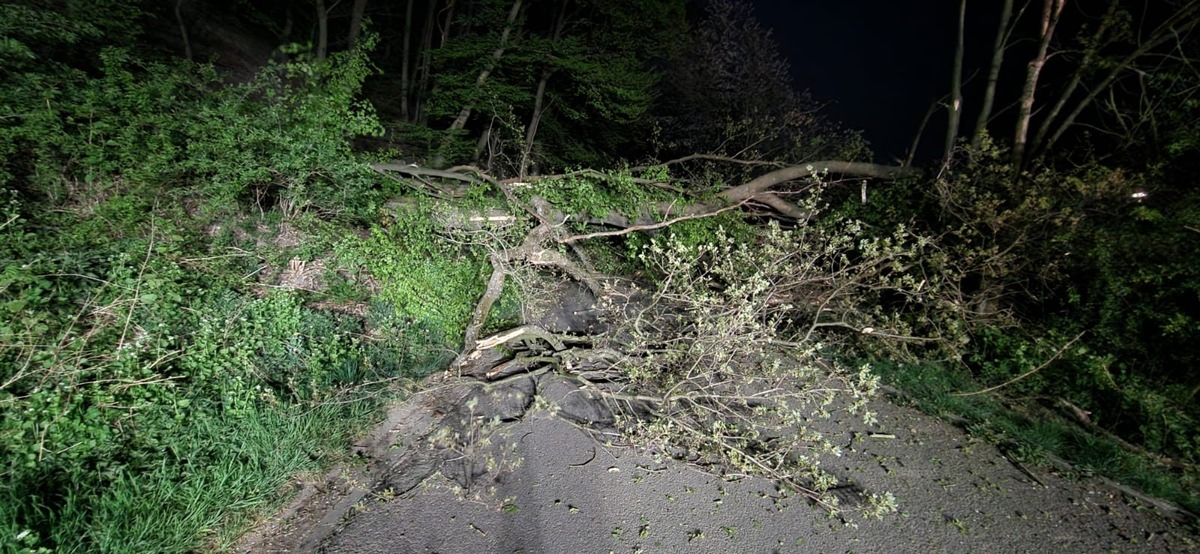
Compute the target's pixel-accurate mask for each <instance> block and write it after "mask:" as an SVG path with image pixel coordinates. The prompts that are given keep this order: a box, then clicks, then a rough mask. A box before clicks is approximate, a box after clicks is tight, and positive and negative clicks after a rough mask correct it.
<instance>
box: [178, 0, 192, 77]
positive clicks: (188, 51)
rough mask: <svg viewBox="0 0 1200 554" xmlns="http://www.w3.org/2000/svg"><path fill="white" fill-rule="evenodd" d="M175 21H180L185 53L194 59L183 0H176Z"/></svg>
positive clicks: (180, 33) (180, 32) (188, 59)
mask: <svg viewBox="0 0 1200 554" xmlns="http://www.w3.org/2000/svg"><path fill="white" fill-rule="evenodd" d="M175 21H176V22H177V23H179V36H180V37H181V38H182V39H183V55H184V56H187V61H189V62H190V61H192V41H191V40H190V39H188V32H187V25H186V24H184V22H183V0H175Z"/></svg>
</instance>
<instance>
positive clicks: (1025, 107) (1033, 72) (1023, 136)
mask: <svg viewBox="0 0 1200 554" xmlns="http://www.w3.org/2000/svg"><path fill="white" fill-rule="evenodd" d="M1065 5H1066V0H1045V4H1043V6H1042V19H1041V31H1040V33H1039V40H1038V49H1037V54H1036V55H1035V56H1034V58H1033V59H1032V60H1030V62H1029V72H1028V74H1027V75H1026V77H1025V88H1024V90H1023V91H1022V92H1021V100H1020V112H1019V113H1018V114H1017V127H1016V133H1015V136H1014V137H1013V152H1012V159H1013V167H1014V169H1016V170H1018V171H1019V170H1020V169H1021V168H1022V167H1023V166H1024V164H1025V161H1026V160H1025V148H1026V142H1027V141H1028V137H1029V120H1030V118H1031V117H1033V101H1034V96H1035V94H1036V92H1037V85H1038V78H1039V77H1040V76H1041V74H1042V67H1044V66H1045V65H1046V52H1047V50H1048V49H1049V48H1050V40H1051V39H1052V38H1053V37H1054V28H1055V27H1056V26H1057V25H1058V18H1059V16H1060V15H1062V11H1063V7H1064V6H1065Z"/></svg>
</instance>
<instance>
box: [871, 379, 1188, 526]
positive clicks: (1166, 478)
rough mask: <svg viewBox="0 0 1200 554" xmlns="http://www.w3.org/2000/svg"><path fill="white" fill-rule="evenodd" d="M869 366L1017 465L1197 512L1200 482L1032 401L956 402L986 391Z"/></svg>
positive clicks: (964, 382)
mask: <svg viewBox="0 0 1200 554" xmlns="http://www.w3.org/2000/svg"><path fill="white" fill-rule="evenodd" d="M872 367H874V368H875V370H876V371H877V372H878V373H879V374H880V376H881V377H882V378H883V380H884V382H886V383H888V384H890V385H892V386H894V387H895V388H897V389H899V390H900V391H902V392H903V393H904V394H906V395H907V396H908V398H909V400H910V401H911V403H912V404H913V405H914V406H915V407H917V408H918V409H920V410H922V411H924V412H926V413H929V414H932V415H936V416H939V417H942V418H947V419H957V420H959V423H963V424H965V426H966V428H967V430H968V431H969V432H970V433H971V434H972V435H974V436H978V437H982V438H985V439H987V440H989V441H991V442H993V443H995V444H996V445H997V446H998V447H999V448H1000V449H1001V450H1002V451H1004V453H1005V454H1006V455H1007V456H1009V457H1010V458H1012V459H1014V460H1016V461H1019V462H1023V463H1030V464H1034V465H1041V466H1046V465H1051V464H1052V463H1053V460H1054V459H1055V458H1057V459H1059V460H1063V461H1066V462H1067V463H1068V464H1070V467H1071V468H1072V470H1071V471H1073V473H1074V474H1075V475H1077V476H1080V477H1086V476H1091V475H1099V476H1104V477H1107V478H1109V479H1112V480H1114V481H1117V482H1119V483H1122V484H1124V485H1127V486H1130V487H1133V488H1135V489H1137V490H1140V491H1142V492H1145V493H1146V494H1148V495H1150V496H1153V497H1156V498H1161V499H1163V500H1167V501H1169V502H1172V503H1174V504H1176V505H1177V506H1180V507H1181V508H1183V509H1185V510H1187V511H1189V512H1191V513H1193V514H1197V513H1200V482H1198V481H1197V479H1198V478H1200V476H1197V475H1195V474H1189V473H1188V472H1181V471H1177V470H1173V469H1172V468H1170V467H1167V466H1164V465H1163V464H1161V463H1158V462H1156V461H1154V460H1152V459H1150V458H1149V457H1147V456H1145V455H1142V454H1139V453H1136V452H1132V451H1130V450H1128V449H1126V448H1124V447H1122V446H1121V445H1120V444H1119V443H1118V442H1117V441H1115V440H1113V439H1112V438H1110V437H1106V436H1101V435H1097V434H1095V433H1089V432H1085V431H1084V430H1083V429H1081V428H1079V427H1078V426H1077V425H1075V424H1074V423H1072V422H1070V421H1068V420H1066V419H1065V418H1061V417H1057V416H1056V415H1054V413H1053V412H1051V411H1049V410H1046V409H1044V408H1041V407H1039V406H1037V405H1036V403H1035V402H1034V401H1031V400H1012V399H1010V400H1008V401H1006V402H1002V401H1001V400H1000V397H999V396H997V395H995V394H984V395H975V396H956V395H955V393H959V392H964V391H975V390H980V389H982V388H984V386H985V385H984V384H982V383H980V382H978V381H976V380H975V379H974V377H972V376H971V374H970V373H969V372H967V371H965V370H963V369H957V368H952V367H946V366H943V365H940V364H934V363H918V364H900V363H892V362H874V363H872ZM1031 414H1036V415H1031Z"/></svg>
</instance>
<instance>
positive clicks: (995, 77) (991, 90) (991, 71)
mask: <svg viewBox="0 0 1200 554" xmlns="http://www.w3.org/2000/svg"><path fill="white" fill-rule="evenodd" d="M1012 10H1013V0H1004V8H1002V10H1001V12H1000V25H998V26H997V27H996V42H995V44H994V45H992V62H991V65H989V66H988V78H987V87H986V88H984V90H983V101H982V104H981V105H980V107H979V119H977V120H976V121H975V133H974V134H973V135H972V136H971V147H972V148H979V144H980V143H981V142H982V141H983V134H984V133H985V132H987V124H988V119H991V117H992V105H993V104H994V103H995V101H996V83H998V82H1000V66H1001V65H1003V64H1004V50H1005V49H1007V48H1008V37H1009V35H1010V33H1011V32H1012V29H1010V28H1009V25H1008V22H1009V20H1010V19H1012Z"/></svg>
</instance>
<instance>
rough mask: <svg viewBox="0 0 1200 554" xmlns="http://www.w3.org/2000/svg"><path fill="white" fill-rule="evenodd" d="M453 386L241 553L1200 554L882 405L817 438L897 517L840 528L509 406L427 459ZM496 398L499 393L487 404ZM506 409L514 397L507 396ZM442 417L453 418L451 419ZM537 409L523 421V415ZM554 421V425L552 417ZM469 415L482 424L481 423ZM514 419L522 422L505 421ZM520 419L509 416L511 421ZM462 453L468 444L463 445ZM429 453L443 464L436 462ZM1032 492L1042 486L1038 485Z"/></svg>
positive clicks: (1132, 517) (1110, 493)
mask: <svg viewBox="0 0 1200 554" xmlns="http://www.w3.org/2000/svg"><path fill="white" fill-rule="evenodd" d="M482 390H483V389H478V388H475V387H474V386H467V385H456V386H446V387H443V388H440V389H438V391H440V392H438V391H434V392H433V393H427V394H423V395H419V396H416V397H414V398H413V399H411V400H409V401H408V402H406V403H404V404H401V405H398V406H396V407H394V408H393V409H392V410H391V412H390V417H389V419H388V421H387V422H385V423H384V424H383V425H381V426H380V428H379V429H378V430H377V431H376V433H375V434H373V435H372V437H371V438H370V439H369V440H367V441H365V443H364V444H363V445H362V449H363V454H364V457H365V459H366V460H367V462H366V463H364V464H362V465H361V466H359V467H354V468H346V467H343V468H338V469H336V470H335V471H334V472H331V473H330V475H328V476H327V478H326V480H324V481H323V482H320V483H312V484H310V485H308V486H305V487H304V488H303V490H302V492H301V493H300V494H299V495H298V496H297V497H296V500H295V501H294V502H293V503H292V505H290V506H289V507H288V508H286V509H285V510H284V511H282V512H281V513H280V515H279V516H277V517H276V518H275V519H274V520H272V521H270V522H268V523H266V524H265V525H263V526H262V527H260V528H259V529H257V530H256V531H255V532H254V533H252V534H251V535H249V536H247V538H246V539H245V540H244V541H243V542H242V544H241V545H240V546H239V547H238V548H237V550H238V551H239V552H248V553H255V554H259V553H269V552H272V553H273V552H331V553H349V552H440V553H456V552H528V553H538V552H548V553H552V552H609V551H613V552H685V551H686V552H859V553H863V552H978V553H991V552H995V553H1012V552H1045V551H1058V552H1196V551H1198V549H1200V541H1198V540H1197V538H1196V536H1195V535H1194V534H1192V532H1191V531H1190V530H1188V529H1186V528H1184V527H1182V526H1180V525H1179V524H1178V523H1176V522H1173V521H1171V520H1169V519H1167V518H1164V517H1160V516H1159V515H1158V514H1156V513H1155V512H1154V511H1153V509H1152V508H1150V507H1147V506H1144V505H1139V504H1138V503H1137V502H1136V500H1135V499H1129V498H1126V497H1124V496H1123V495H1122V494H1121V492H1120V491H1118V490H1116V489H1114V488H1111V487H1109V486H1107V485H1105V484H1103V483H1101V482H1099V481H1093V480H1084V481H1072V480H1067V479H1064V478H1062V477H1060V476H1057V475H1054V474H1050V473H1046V472H1044V471H1042V470H1038V469H1033V470H1032V472H1033V473H1026V470H1023V469H1021V468H1018V467H1017V466H1015V465H1014V464H1012V463H1010V462H1009V461H1008V460H1006V459H1005V458H1004V457H1003V456H1002V455H1001V454H1000V452H998V451H997V450H996V448H995V447H993V446H992V445H990V444H988V443H985V442H981V441H979V440H976V439H972V438H970V437H969V436H967V435H966V434H965V433H964V432H963V431H962V430H960V429H958V428H956V427H954V426H952V425H950V424H948V423H945V422H943V421H941V420H938V419H935V418H931V417H929V416H927V415H924V414H922V413H920V412H917V411H916V410H914V409H911V408H907V407H902V406H896V405H894V404H892V403H891V402H889V401H887V400H883V399H880V400H876V401H875V406H874V407H875V409H876V410H878V412H879V424H878V425H876V426H872V427H865V426H863V425H862V424H861V423H860V422H858V421H856V420H847V421H829V422H825V425H826V426H827V427H828V429H826V431H825V432H826V434H827V436H830V437H837V439H836V440H839V441H842V442H840V443H839V444H842V445H845V449H844V450H845V452H844V454H843V456H841V457H840V458H837V459H836V464H833V465H830V466H829V467H827V468H826V469H828V470H829V471H830V472H831V473H833V474H834V475H836V476H837V477H838V478H839V479H840V480H841V481H842V482H843V483H853V485H854V486H855V487H856V488H861V489H862V490H865V491H868V492H883V491H888V492H891V493H892V494H894V495H895V496H896V498H897V500H898V501H899V504H900V511H899V513H897V514H893V515H891V516H888V517H885V518H884V519H882V520H857V521H856V523H855V525H846V524H844V523H843V522H842V521H840V520H838V519H832V518H830V517H828V516H827V515H826V514H825V513H824V512H822V511H821V510H818V509H816V508H814V507H812V506H810V505H809V503H808V502H807V501H805V500H804V499H802V498H800V497H786V496H782V495H780V494H779V492H778V491H777V490H776V488H775V486H774V485H773V484H772V483H770V482H768V481H766V480H762V479H757V478H743V479H738V480H733V481H730V480H728V479H725V478H720V477H716V476H714V475H711V474H708V473H705V472H703V471H701V470H699V469H697V468H695V467H694V466H691V465H689V464H685V463H682V462H678V461H674V460H669V459H668V460H660V461H656V460H655V459H654V457H653V456H651V455H649V454H650V453H651V451H650V450H648V449H646V448H641V447H632V446H630V447H619V446H605V445H603V444H602V443H601V442H599V441H597V437H598V436H599V437H601V438H603V436H604V435H602V434H601V435H598V434H597V433H596V432H595V431H589V430H585V429H584V428H582V427H581V426H580V425H579V424H578V423H576V422H572V421H570V420H569V419H568V418H566V417H563V414H562V412H561V411H559V410H557V409H555V408H554V407H553V406H549V405H548V404H546V403H544V402H535V401H534V398H533V395H532V391H527V392H529V393H530V396H529V397H522V396H521V395H522V394H523V392H522V391H524V390H525V389H521V390H519V391H517V392H516V393H511V392H512V391H507V390H505V391H499V392H501V393H502V394H500V395H499V397H500V398H507V399H508V400H509V402H508V403H507V404H504V403H503V402H501V403H500V404H495V405H493V406H492V407H491V408H490V409H501V410H503V409H508V410H509V411H508V412H505V414H506V416H507V417H506V418H505V419H507V420H508V421H506V422H502V423H496V424H494V425H493V426H491V427H488V428H487V430H486V431H481V432H480V434H479V435H478V436H475V437H471V440H472V441H475V442H473V444H474V446H471V447H463V448H459V449H458V450H455V449H454V448H449V449H447V448H441V449H430V448H425V447H422V446H421V443H422V441H423V440H424V439H426V438H430V437H435V436H438V435H439V434H442V435H445V430H446V429H447V428H455V426H456V424H455V423H454V422H453V421H450V419H451V418H453V417H454V416H453V413H452V411H453V410H452V409H449V410H448V409H447V406H448V405H452V404H454V403H457V405H460V406H461V405H462V404H461V403H462V402H463V401H464V399H467V398H472V397H474V396H472V395H477V394H478V393H479V392H480V391H482ZM487 392H488V393H489V395H490V396H492V397H497V394H496V393H497V391H495V390H489V391H487ZM510 393H511V394H510ZM447 402H449V403H451V404H447ZM522 405H523V406H524V408H527V409H518V407H520V406H522ZM547 406H549V408H548V407H547ZM474 409H475V408H472V410H474ZM513 410H516V411H513ZM513 416H516V417H513ZM455 444H460V445H465V444H467V441H459V442H457V443H455ZM435 454H436V455H435ZM1039 481H1040V483H1039Z"/></svg>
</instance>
